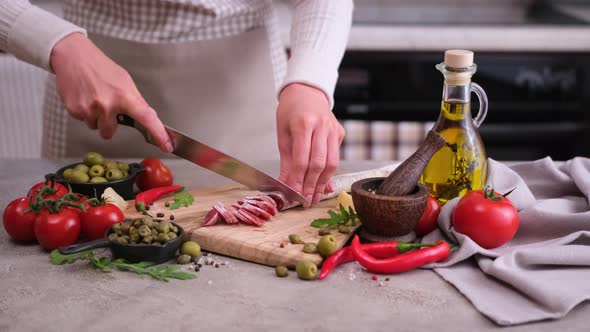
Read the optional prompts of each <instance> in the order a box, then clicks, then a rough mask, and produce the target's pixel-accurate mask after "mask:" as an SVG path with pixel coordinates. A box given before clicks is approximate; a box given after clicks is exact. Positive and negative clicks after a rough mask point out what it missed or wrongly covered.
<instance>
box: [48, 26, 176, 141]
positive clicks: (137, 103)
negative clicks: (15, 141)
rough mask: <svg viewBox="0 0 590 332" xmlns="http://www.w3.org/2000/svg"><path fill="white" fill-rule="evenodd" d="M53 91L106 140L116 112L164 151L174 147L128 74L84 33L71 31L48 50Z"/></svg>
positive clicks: (114, 128) (69, 109)
mask: <svg viewBox="0 0 590 332" xmlns="http://www.w3.org/2000/svg"><path fill="white" fill-rule="evenodd" d="M51 66H52V68H53V72H54V73H55V76H56V81H57V92H58V94H59V95H60V97H61V99H62V101H63V103H64V105H65V107H66V109H67V111H68V112H69V113H70V115H72V116H73V117H74V118H76V119H78V120H80V121H84V122H85V123H86V125H87V126H88V128H90V129H98V131H99V133H100V135H101V136H102V137H103V138H105V139H109V138H111V137H113V135H114V134H115V130H116V129H117V118H116V117H117V114H119V113H124V114H127V115H129V116H130V117H132V118H133V119H135V120H136V121H138V122H139V123H141V124H142V125H143V126H144V127H145V128H146V129H147V130H148V131H149V133H150V134H151V136H152V137H153V139H154V142H155V143H156V144H157V145H158V147H160V149H162V151H164V152H172V150H173V149H174V148H173V146H172V142H171V141H170V137H169V136H168V134H167V133H166V129H165V128H164V125H163V124H162V122H161V121H160V119H159V118H158V115H157V114H156V111H154V109H152V108H151V107H150V106H149V105H148V104H147V102H146V101H145V100H144V99H143V97H142V96H141V94H140V93H139V91H138V90H137V87H136V86H135V84H134V83H133V80H132V79H131V76H130V75H129V73H127V71H125V69H123V68H121V67H120V66H119V65H117V64H116V63H115V62H113V61H112V60H111V59H109V58H108V57H107V56H106V55H105V54H104V53H103V52H102V51H101V50H99V49H98V47H96V46H95V45H94V44H93V43H92V42H91V41H90V39H88V38H87V37H86V36H84V35H82V34H80V33H73V34H70V35H68V36H66V37H64V38H63V39H62V40H60V41H59V42H58V43H57V44H55V46H54V47H53V49H52V51H51Z"/></svg>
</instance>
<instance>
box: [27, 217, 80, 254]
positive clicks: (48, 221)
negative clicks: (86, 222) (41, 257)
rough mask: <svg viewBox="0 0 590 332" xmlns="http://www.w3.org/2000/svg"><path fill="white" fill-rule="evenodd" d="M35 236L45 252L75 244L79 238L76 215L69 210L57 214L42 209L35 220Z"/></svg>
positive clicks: (78, 224)
mask: <svg viewBox="0 0 590 332" xmlns="http://www.w3.org/2000/svg"><path fill="white" fill-rule="evenodd" d="M35 236H36V237H37V241H39V243H40V244H41V246H43V248H45V249H47V250H53V249H55V248H58V247H62V246H67V245H70V244H72V243H75V242H76V241H77V240H78V236H80V219H79V218H78V214H77V213H76V212H75V211H73V210H70V209H63V210H61V211H60V212H58V213H50V212H49V211H48V210H47V209H42V210H41V212H40V213H39V215H38V216H37V218H36V219H35Z"/></svg>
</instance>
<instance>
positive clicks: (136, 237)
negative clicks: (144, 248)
mask: <svg viewBox="0 0 590 332" xmlns="http://www.w3.org/2000/svg"><path fill="white" fill-rule="evenodd" d="M129 240H131V242H139V234H137V233H134V234H131V235H129Z"/></svg>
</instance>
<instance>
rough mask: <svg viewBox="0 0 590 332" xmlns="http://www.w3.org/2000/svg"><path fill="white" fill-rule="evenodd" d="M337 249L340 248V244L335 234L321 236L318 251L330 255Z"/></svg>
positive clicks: (323, 254) (325, 255)
mask: <svg viewBox="0 0 590 332" xmlns="http://www.w3.org/2000/svg"><path fill="white" fill-rule="evenodd" d="M336 250H338V245H337V244H336V238H335V237H334V236H333V235H324V236H322V237H321V238H320V241H319V242H318V252H319V253H320V255H322V256H323V257H328V256H330V255H331V254H333V253H334V252H335V251H336Z"/></svg>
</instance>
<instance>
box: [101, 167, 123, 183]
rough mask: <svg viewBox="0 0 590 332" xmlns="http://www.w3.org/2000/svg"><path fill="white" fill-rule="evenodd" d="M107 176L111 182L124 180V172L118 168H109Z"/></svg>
mask: <svg viewBox="0 0 590 332" xmlns="http://www.w3.org/2000/svg"><path fill="white" fill-rule="evenodd" d="M105 175H106V178H107V180H109V181H115V180H120V179H122V178H123V172H121V170H120V169H118V168H109V169H108V170H107V172H106V174H105Z"/></svg>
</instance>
